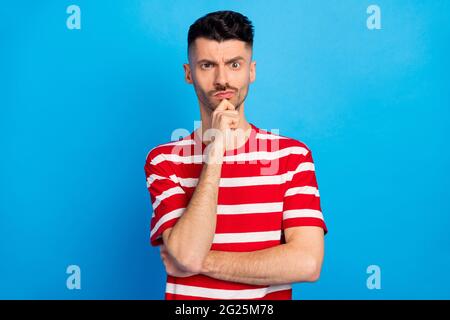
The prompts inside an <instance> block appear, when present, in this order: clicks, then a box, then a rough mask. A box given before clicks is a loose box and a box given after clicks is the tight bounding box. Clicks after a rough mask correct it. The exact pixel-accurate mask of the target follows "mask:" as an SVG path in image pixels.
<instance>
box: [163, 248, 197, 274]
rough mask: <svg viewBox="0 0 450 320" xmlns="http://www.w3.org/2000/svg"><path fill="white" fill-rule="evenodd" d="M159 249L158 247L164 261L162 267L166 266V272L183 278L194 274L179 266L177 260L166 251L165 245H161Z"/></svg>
mask: <svg viewBox="0 0 450 320" xmlns="http://www.w3.org/2000/svg"><path fill="white" fill-rule="evenodd" d="M159 249H160V254H161V259H162V261H163V263H164V267H165V268H166V273H167V274H168V275H169V276H173V277H181V278H184V277H190V276H193V275H196V273H192V272H186V271H184V270H182V269H181V268H180V267H178V264H177V262H176V261H175V259H174V258H173V257H172V256H171V255H170V253H169V251H167V248H166V246H165V245H161V246H160V248H159Z"/></svg>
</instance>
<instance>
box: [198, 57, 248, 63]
mask: <svg viewBox="0 0 450 320" xmlns="http://www.w3.org/2000/svg"><path fill="white" fill-rule="evenodd" d="M239 60H244V61H245V58H244V57H242V56H237V57H234V58H231V59H229V60H227V61H225V64H228V63H231V62H235V61H239ZM202 63H210V64H217V62H216V61H212V60H208V59H202V60H199V61H197V64H202Z"/></svg>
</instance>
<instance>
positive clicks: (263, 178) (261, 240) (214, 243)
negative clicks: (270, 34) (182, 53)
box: [145, 11, 327, 299]
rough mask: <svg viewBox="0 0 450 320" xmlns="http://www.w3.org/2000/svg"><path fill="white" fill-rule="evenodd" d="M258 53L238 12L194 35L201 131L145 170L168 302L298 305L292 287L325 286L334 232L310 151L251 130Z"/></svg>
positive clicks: (218, 17)
mask: <svg viewBox="0 0 450 320" xmlns="http://www.w3.org/2000/svg"><path fill="white" fill-rule="evenodd" d="M252 47H253V26H252V24H251V22H250V21H249V20H248V18H247V17H245V16H243V15H241V14H239V13H237V12H232V11H219V12H213V13H210V14H207V15H206V16H204V17H202V18H200V19H198V20H197V21H196V22H195V23H194V24H193V25H191V27H190V29H189V34H188V60H189V63H188V64H185V65H184V71H185V80H186V81H187V82H188V83H190V84H193V85H194V89H195V92H196V94H197V97H198V102H199V106H200V114H201V120H202V121H201V127H200V128H199V129H197V130H195V131H193V132H192V133H191V134H190V135H189V136H186V137H184V138H183V139H182V140H180V141H176V142H169V143H166V144H162V145H159V146H157V147H155V148H153V149H152V150H151V151H150V152H149V154H148V156H147V160H146V164H145V172H146V176H147V186H148V189H149V192H150V196H151V201H152V203H153V216H152V220H151V244H152V245H155V246H160V248H161V257H162V260H163V262H164V265H165V268H166V271H167V285H166V299H292V289H291V284H292V283H294V282H312V281H316V280H317V279H318V278H319V275H320V270H321V265H322V259H323V253H324V234H325V233H326V232H327V229H326V226H325V223H324V220H323V216H322V212H321V208H320V198H319V192H318V188H317V182H316V177H315V171H314V163H313V159H312V156H311V151H310V150H309V149H308V147H307V146H306V145H305V144H303V143H302V142H299V141H297V140H294V139H291V138H288V137H283V136H280V135H276V134H274V133H270V132H267V131H264V130H262V129H259V128H258V127H256V126H255V125H254V124H252V123H249V122H248V121H247V120H246V118H245V115H244V101H245V98H246V97H247V94H248V89H249V84H250V83H251V82H253V81H254V80H255V77H256V63H255V62H254V61H252Z"/></svg>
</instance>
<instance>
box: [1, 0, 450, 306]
mask: <svg viewBox="0 0 450 320" xmlns="http://www.w3.org/2000/svg"><path fill="white" fill-rule="evenodd" d="M71 4H76V5H78V6H80V8H81V30H69V29H68V28H67V27H66V19H67V17H68V16H69V14H67V13H66V8H67V7H68V6H69V5H71ZM370 4H377V5H379V6H380V8H381V25H382V29H381V30H369V29H368V28H367V27H366V19H367V17H368V16H369V15H368V14H367V13H366V9H367V7H368V6H369V5H370ZM220 9H231V10H236V11H239V12H242V13H243V14H245V15H247V16H248V17H249V18H250V19H251V20H252V21H253V23H254V25H255V30H256V36H255V45H254V58H255V60H256V61H257V80H256V82H255V83H254V84H253V85H252V86H251V89H250V94H249V97H248V100H247V102H246V113H247V118H248V120H249V121H250V122H252V123H254V124H255V125H257V126H259V127H260V128H264V129H279V130H280V134H283V135H287V136H290V137H293V138H296V139H298V140H301V141H303V142H305V143H306V144H307V145H308V146H309V147H310V148H311V149H312V150H313V156H314V160H315V163H316V168H317V169H316V170H317V171H316V174H317V179H318V183H319V187H320V193H321V199H322V209H323V212H324V215H325V218H326V222H327V225H328V228H329V231H330V232H329V234H328V235H327V236H326V256H325V261H324V265H323V271H322V275H321V279H320V280H319V282H317V283H314V284H296V285H295V286H294V288H295V290H294V298H296V299H419V298H420V299H431V298H437V299H444V298H445V299H449V298H450V277H449V274H448V272H449V270H450V249H449V244H450V234H449V232H448V230H449V227H450V217H449V213H450V210H449V209H450V205H449V202H448V199H449V198H450V191H449V190H450V188H449V178H448V177H449V156H450V152H449V149H448V142H447V140H448V137H449V133H450V132H449V131H450V129H449V126H448V124H449V120H450V119H449V118H450V112H449V107H450V93H449V92H450V90H449V89H450V88H449V76H448V75H449V71H450V68H449V59H448V57H449V56H450V45H449V41H448V39H450V27H449V23H448V12H450V2H448V1H431V0H429V1H395V2H394V1H376V2H372V1H312V0H311V1H283V2H282V3H281V2H279V1H275V0H274V1H256V0H253V1H249V0H247V1H239V2H237V1H236V2H230V1H214V2H212V1H195V3H192V2H191V1H137V0H136V1H75V2H72V1H28V2H24V1H2V2H1V4H0V111H1V116H0V143H1V145H0V147H1V149H0V152H1V154H0V164H1V166H0V168H1V169H0V170H1V171H0V177H1V179H0V298H3V299H5V298H6V299H13V298H14V299H16V298H25V299H32V298H33V299H48V298H51V299H162V298H163V296H164V288H165V272H164V269H163V266H162V263H161V262H160V260H159V252H158V250H157V249H156V248H152V247H150V245H149V240H148V239H149V223H150V217H151V205H150V199H149V194H148V191H147V189H146V185H145V175H144V170H143V165H144V161H145V157H146V154H147V152H148V151H149V150H150V149H151V148H152V147H154V146H155V145H156V144H159V143H163V142H167V141H169V140H170V139H171V136H170V135H171V132H172V131H173V130H174V129H176V128H186V130H188V131H192V130H193V129H194V121H196V120H199V119H200V115H199V109H198V104H197V99H196V96H195V93H194V90H193V87H192V86H190V85H188V84H186V83H185V82H184V79H183V68H182V64H183V63H184V62H186V60H187V58H186V38H187V30H188V28H189V25H190V24H191V23H192V22H193V21H194V20H195V19H197V18H198V17H200V16H202V15H203V14H206V13H207V12H210V11H215V10H220ZM71 264H75V265H79V266H80V268H81V290H68V289H67V288H66V278H67V277H68V275H67V274H66V268H67V266H68V265H71ZM372 264H375V265H378V266H380V268H381V289H380V290H369V289H368V288H367V286H366V279H367V278H368V276H369V275H368V274H367V273H366V268H367V267H368V266H369V265H372Z"/></svg>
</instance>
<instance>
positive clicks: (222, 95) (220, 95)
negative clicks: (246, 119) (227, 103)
mask: <svg viewBox="0 0 450 320" xmlns="http://www.w3.org/2000/svg"><path fill="white" fill-rule="evenodd" d="M233 95H234V91H229V90H228V91H219V92H217V93H215V94H214V97H215V98H217V99H230V98H231V97H232V96H233Z"/></svg>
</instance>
